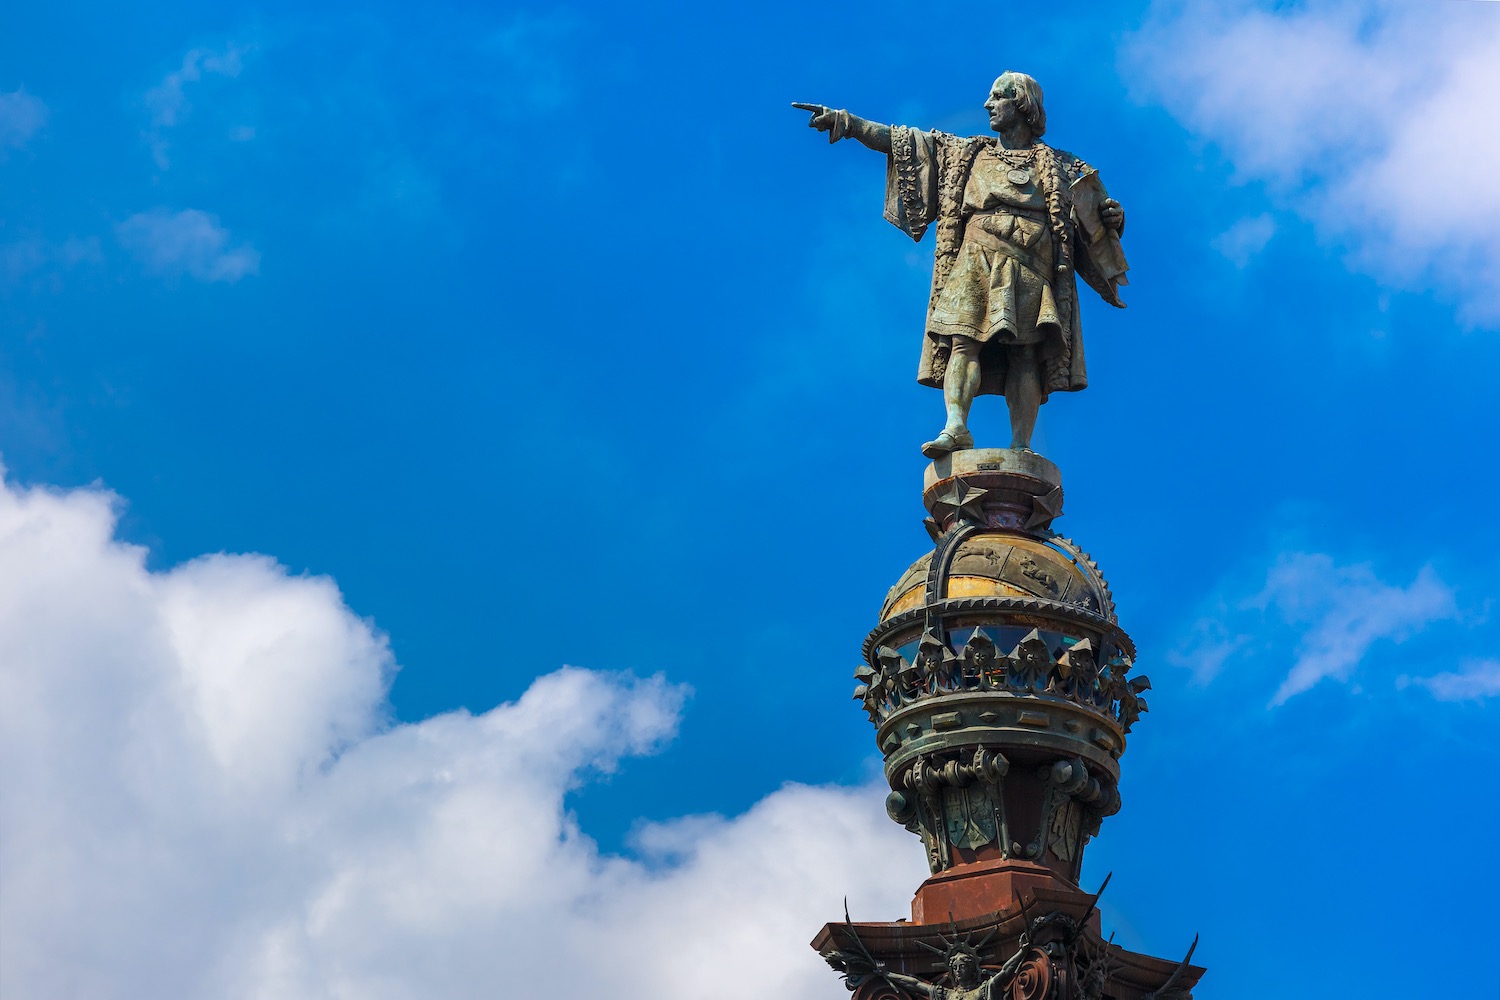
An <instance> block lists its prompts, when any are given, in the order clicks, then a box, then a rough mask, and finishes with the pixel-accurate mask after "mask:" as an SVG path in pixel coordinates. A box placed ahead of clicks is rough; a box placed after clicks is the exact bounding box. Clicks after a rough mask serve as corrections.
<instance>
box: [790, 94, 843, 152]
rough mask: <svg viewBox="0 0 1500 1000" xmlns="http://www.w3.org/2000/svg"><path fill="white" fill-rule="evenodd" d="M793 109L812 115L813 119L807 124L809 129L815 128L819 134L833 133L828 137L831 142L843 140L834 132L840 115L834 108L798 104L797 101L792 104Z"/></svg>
mask: <svg viewBox="0 0 1500 1000" xmlns="http://www.w3.org/2000/svg"><path fill="white" fill-rule="evenodd" d="M792 107H794V108H796V109H797V110H799V111H806V112H808V113H809V114H811V115H812V119H811V120H810V121H809V122H808V123H807V127H808V128H815V129H817V130H818V131H819V132H829V133H832V134H830V135H829V136H828V141H829V142H837V141H838V140H839V139H841V138H843V137H842V136H840V135H838V134H837V133H836V132H835V131H834V129H835V127H836V126H837V125H838V120H839V113H838V112H837V111H835V110H834V109H833V108H830V107H827V106H825V105H822V104H798V103H796V102H795V101H793V102H792Z"/></svg>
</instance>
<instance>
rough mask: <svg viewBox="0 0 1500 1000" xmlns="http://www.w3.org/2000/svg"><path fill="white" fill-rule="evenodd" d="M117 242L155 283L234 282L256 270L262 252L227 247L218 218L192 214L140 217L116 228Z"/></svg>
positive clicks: (165, 211) (164, 211) (157, 211)
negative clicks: (162, 280)
mask: <svg viewBox="0 0 1500 1000" xmlns="http://www.w3.org/2000/svg"><path fill="white" fill-rule="evenodd" d="M115 237H116V238H117V239H118V240H119V241H120V245H121V246H123V247H124V248H125V249H126V250H128V251H129V252H130V253H131V254H132V255H133V256H134V257H135V258H136V260H138V261H139V262H140V263H141V266H142V267H144V268H145V270H146V272H147V273H148V274H152V275H155V276H157V277H165V278H180V277H184V276H186V277H190V278H195V279H197V280H198V281H228V282H235V281H239V280H240V279H241V278H243V277H245V276H246V275H250V274H255V273H256V272H258V271H259V270H260V251H258V250H256V249H255V248H254V247H252V246H250V245H248V244H244V243H240V244H235V245H231V243H230V239H231V238H230V234H229V230H227V229H225V228H224V227H223V226H222V225H220V224H219V220H218V218H217V217H216V216H213V215H210V214H208V213H207V212H200V211H199V210H198V209H196V208H188V209H184V210H182V211H180V212H173V211H170V210H169V209H165V208H155V209H152V210H151V211H149V212H138V213H137V214H135V215H132V216H131V217H130V218H128V219H126V220H125V221H124V222H122V223H120V224H119V225H118V226H116V227H115Z"/></svg>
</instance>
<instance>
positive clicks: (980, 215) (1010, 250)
mask: <svg viewBox="0 0 1500 1000" xmlns="http://www.w3.org/2000/svg"><path fill="white" fill-rule="evenodd" d="M1028 215H1030V213H1028V212H1024V211H1021V212H1017V211H1002V212H976V213H974V214H973V215H971V216H969V219H968V222H967V223H966V224H965V225H964V242H965V243H977V244H979V245H980V246H982V247H984V248H985V249H987V250H995V251H997V252H999V253H1003V254H1005V255H1006V256H1007V257H1013V258H1014V259H1015V260H1016V262H1017V263H1019V264H1022V265H1024V266H1026V267H1028V268H1030V269H1031V270H1033V271H1035V272H1036V273H1037V274H1041V275H1046V274H1050V273H1051V268H1049V267H1047V266H1046V265H1045V264H1043V263H1042V261H1041V260H1040V259H1039V258H1038V257H1037V255H1036V254H1034V253H1032V252H1031V251H1030V250H1027V249H1026V248H1025V247H1020V246H1017V245H1016V244H1015V243H1012V242H1011V241H1010V240H1007V239H1004V238H1003V237H1000V236H997V235H996V234H995V233H993V232H991V231H990V230H989V229H987V228H986V224H987V221H988V220H990V219H995V218H1004V217H1007V216H1009V217H1017V216H1019V217H1022V218H1024V217H1026V216H1028ZM1042 218H1043V219H1045V218H1046V216H1042ZM1049 235H1050V234H1049V233H1048V232H1047V231H1046V229H1043V230H1042V232H1041V234H1040V236H1039V237H1038V242H1039V243H1042V244H1043V245H1046V243H1047V237H1048V236H1049Z"/></svg>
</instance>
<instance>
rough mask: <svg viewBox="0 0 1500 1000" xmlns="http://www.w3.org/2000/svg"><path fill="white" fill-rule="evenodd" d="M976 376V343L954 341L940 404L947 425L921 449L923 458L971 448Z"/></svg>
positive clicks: (944, 377) (977, 348)
mask: <svg viewBox="0 0 1500 1000" xmlns="http://www.w3.org/2000/svg"><path fill="white" fill-rule="evenodd" d="M979 374H980V373H979V341H977V340H974V339H973V338H971V337H954V338H953V343H952V347H951V350H950V353H949V355H948V370H947V372H945V373H944V375H943V403H944V404H945V405H946V406H947V408H948V422H947V423H945V424H944V425H943V432H942V433H941V434H939V435H938V436H937V437H936V438H935V439H934V440H931V441H928V442H927V443H926V444H924V445H922V454H924V455H926V456H927V457H928V458H937V457H939V456H941V455H946V454H948V453H949V452H951V451H959V450H962V449H964V448H972V447H974V438H973V436H972V435H971V434H970V433H969V407H970V406H972V405H973V404H974V397H975V395H977V394H978V392H979Z"/></svg>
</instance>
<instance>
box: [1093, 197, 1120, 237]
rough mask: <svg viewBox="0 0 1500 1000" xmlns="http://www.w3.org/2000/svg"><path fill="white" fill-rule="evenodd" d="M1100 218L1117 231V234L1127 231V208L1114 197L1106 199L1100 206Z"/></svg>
mask: <svg viewBox="0 0 1500 1000" xmlns="http://www.w3.org/2000/svg"><path fill="white" fill-rule="evenodd" d="M1099 218H1100V219H1102V220H1103V221H1104V224H1105V225H1106V226H1108V227H1109V228H1111V229H1113V230H1114V231H1115V235H1116V236H1118V235H1120V234H1121V233H1123V232H1125V210H1124V209H1123V208H1121V207H1120V203H1119V202H1118V201H1115V200H1114V199H1113V198H1106V199H1104V204H1102V205H1100V206H1099Z"/></svg>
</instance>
